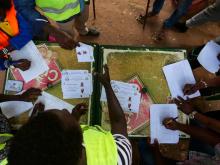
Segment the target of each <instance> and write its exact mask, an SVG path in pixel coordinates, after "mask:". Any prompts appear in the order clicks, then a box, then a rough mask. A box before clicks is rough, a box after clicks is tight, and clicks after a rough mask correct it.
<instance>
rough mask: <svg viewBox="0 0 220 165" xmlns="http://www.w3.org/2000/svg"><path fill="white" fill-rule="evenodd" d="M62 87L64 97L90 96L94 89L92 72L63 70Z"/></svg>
mask: <svg viewBox="0 0 220 165" xmlns="http://www.w3.org/2000/svg"><path fill="white" fill-rule="evenodd" d="M61 87H62V92H63V98H64V99H72V98H89V97H90V96H91V94H92V91H93V84H92V74H91V73H89V72H88V70H63V71H62V79H61Z"/></svg>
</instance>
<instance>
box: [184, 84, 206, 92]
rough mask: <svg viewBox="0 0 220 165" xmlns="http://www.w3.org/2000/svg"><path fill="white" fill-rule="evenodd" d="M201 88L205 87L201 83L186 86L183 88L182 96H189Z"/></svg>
mask: <svg viewBox="0 0 220 165" xmlns="http://www.w3.org/2000/svg"><path fill="white" fill-rule="evenodd" d="M202 88H205V86H204V83H202V82H201V81H200V82H198V83H196V84H186V85H185V86H184V88H183V93H184V95H191V94H193V93H196V92H197V91H198V90H200V89H202Z"/></svg>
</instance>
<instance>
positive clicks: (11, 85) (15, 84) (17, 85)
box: [5, 80, 23, 92]
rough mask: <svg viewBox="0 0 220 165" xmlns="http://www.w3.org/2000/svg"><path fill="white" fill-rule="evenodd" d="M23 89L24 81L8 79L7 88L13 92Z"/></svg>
mask: <svg viewBox="0 0 220 165" xmlns="http://www.w3.org/2000/svg"><path fill="white" fill-rule="evenodd" d="M22 89H23V82H22V81H17V80H7V81H6V84H5V90H7V91H13V92H21V91H22Z"/></svg>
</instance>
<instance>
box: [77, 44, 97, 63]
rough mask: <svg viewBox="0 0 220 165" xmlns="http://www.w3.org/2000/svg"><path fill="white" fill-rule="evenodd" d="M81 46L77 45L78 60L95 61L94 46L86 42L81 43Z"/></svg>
mask: <svg viewBox="0 0 220 165" xmlns="http://www.w3.org/2000/svg"><path fill="white" fill-rule="evenodd" d="M79 44H80V46H77V47H76V54H77V59H78V62H93V61H94V55H93V52H94V48H93V47H92V46H90V45H86V44H84V43H81V42H80V43H79Z"/></svg>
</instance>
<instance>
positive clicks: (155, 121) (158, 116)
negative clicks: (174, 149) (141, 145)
mask: <svg viewBox="0 0 220 165" xmlns="http://www.w3.org/2000/svg"><path fill="white" fill-rule="evenodd" d="M169 117H172V118H176V117H178V111H177V106H176V105H175V104H152V105H151V106H150V136H151V144H153V143H154V139H157V140H158V142H159V143H164V144H176V143H178V142H179V131H173V130H169V129H166V128H165V126H164V125H163V120H164V119H166V118H169Z"/></svg>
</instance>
